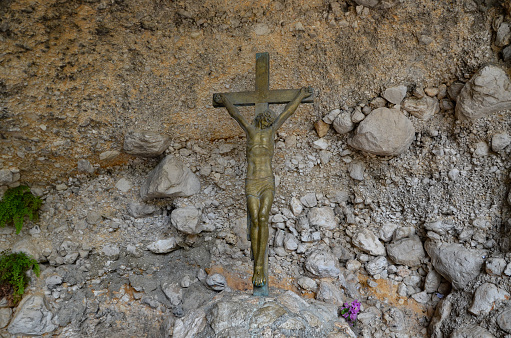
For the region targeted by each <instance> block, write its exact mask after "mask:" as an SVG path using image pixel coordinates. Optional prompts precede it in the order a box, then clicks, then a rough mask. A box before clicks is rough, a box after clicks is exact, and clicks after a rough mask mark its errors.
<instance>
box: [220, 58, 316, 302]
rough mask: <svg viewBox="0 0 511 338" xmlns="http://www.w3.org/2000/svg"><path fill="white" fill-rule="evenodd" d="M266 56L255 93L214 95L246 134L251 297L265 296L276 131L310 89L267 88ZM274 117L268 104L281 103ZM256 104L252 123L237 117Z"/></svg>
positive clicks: (307, 97) (258, 65)
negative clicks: (252, 290) (251, 268)
mask: <svg viewBox="0 0 511 338" xmlns="http://www.w3.org/2000/svg"><path fill="white" fill-rule="evenodd" d="M269 64H270V62H269V55H268V53H257V54H256V90H255V91H250V92H237V93H217V94H214V95H213V104H214V106H215V107H225V108H227V111H228V112H229V114H230V115H231V117H232V118H234V119H235V120H236V121H237V122H238V123H239V125H240V126H241V128H242V129H243V130H244V131H245V134H246V135H247V164H248V165H247V178H246V180H245V194H246V197H247V209H248V224H247V225H248V236H249V240H250V241H251V248H252V256H253V260H254V274H253V277H252V283H253V285H254V295H259V296H267V295H268V217H269V214H270V209H271V205H272V203H273V197H274V195H275V178H274V176H273V170H272V165H271V163H272V158H273V153H274V150H275V141H274V139H275V133H276V131H277V129H279V128H280V126H282V124H283V123H284V122H285V121H286V120H287V119H288V118H289V117H290V116H291V115H292V114H293V113H294V112H295V111H296V109H297V108H298V106H299V105H300V103H310V102H313V100H312V97H311V96H312V93H313V91H312V88H310V87H308V88H305V87H303V88H301V89H284V90H270V89H269V82H270V81H269V78H270V76H269ZM284 103H287V105H286V107H285V108H284V110H283V111H282V113H281V114H280V115H278V116H277V114H275V113H274V112H273V111H271V110H270V109H269V107H268V105H269V104H284ZM241 105H255V118H254V120H253V121H252V122H249V121H247V120H246V119H245V117H244V116H243V115H241V114H240V112H239V111H238V109H237V108H236V106H241Z"/></svg>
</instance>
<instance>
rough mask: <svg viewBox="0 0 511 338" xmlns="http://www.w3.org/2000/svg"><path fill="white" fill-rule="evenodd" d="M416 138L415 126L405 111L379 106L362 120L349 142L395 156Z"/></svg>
mask: <svg viewBox="0 0 511 338" xmlns="http://www.w3.org/2000/svg"><path fill="white" fill-rule="evenodd" d="M414 138H415V128H414V127H413V124H412V122H411V121H410V120H409V119H408V118H407V117H406V116H405V115H403V113H401V112H400V111H399V110H397V109H387V108H378V109H375V110H373V111H372V112H371V113H370V114H369V115H367V117H366V118H365V119H364V121H362V122H360V124H359V125H358V127H357V130H356V131H355V136H353V138H351V139H350V140H349V141H348V144H349V145H350V146H352V147H353V148H356V149H359V150H362V151H365V152H368V153H371V154H375V155H384V156H388V155H389V156H395V155H399V154H401V153H403V152H404V151H406V150H407V149H408V147H409V146H410V144H411V143H412V141H413V140H414Z"/></svg>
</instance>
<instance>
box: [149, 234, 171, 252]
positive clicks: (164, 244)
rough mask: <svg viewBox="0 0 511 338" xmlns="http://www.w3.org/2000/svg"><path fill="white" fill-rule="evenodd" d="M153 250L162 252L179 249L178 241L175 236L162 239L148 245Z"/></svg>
mask: <svg viewBox="0 0 511 338" xmlns="http://www.w3.org/2000/svg"><path fill="white" fill-rule="evenodd" d="M147 249H148V250H150V251H151V252H154V253H157V254H162V253H168V252H171V251H174V250H176V249H178V245H177V241H176V239H175V238H174V237H171V238H168V239H160V240H158V241H155V242H153V243H151V244H149V245H148V246H147Z"/></svg>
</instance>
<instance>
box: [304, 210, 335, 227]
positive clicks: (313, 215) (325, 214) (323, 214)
mask: <svg viewBox="0 0 511 338" xmlns="http://www.w3.org/2000/svg"><path fill="white" fill-rule="evenodd" d="M308 219H309V224H310V225H312V226H317V227H320V228H322V229H325V230H332V229H335V227H336V225H337V222H336V221H335V214H334V210H333V209H332V208H330V207H316V208H312V209H311V210H310V211H309V215H308Z"/></svg>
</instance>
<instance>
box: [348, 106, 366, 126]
mask: <svg viewBox="0 0 511 338" xmlns="http://www.w3.org/2000/svg"><path fill="white" fill-rule="evenodd" d="M365 118H366V116H365V115H364V113H362V110H361V109H360V107H357V108H355V111H354V112H353V114H351V121H352V122H353V123H359V122H361V121H362V120H363V119H365Z"/></svg>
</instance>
